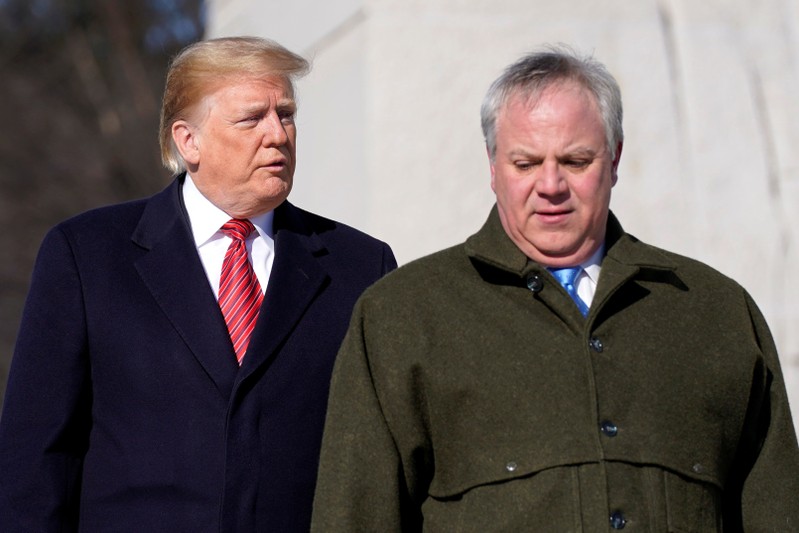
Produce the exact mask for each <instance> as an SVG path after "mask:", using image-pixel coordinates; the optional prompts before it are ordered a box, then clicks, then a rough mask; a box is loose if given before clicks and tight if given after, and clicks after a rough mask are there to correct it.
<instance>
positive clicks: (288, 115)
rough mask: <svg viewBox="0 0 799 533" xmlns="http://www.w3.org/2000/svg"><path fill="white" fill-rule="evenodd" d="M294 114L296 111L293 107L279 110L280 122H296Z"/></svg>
mask: <svg viewBox="0 0 799 533" xmlns="http://www.w3.org/2000/svg"><path fill="white" fill-rule="evenodd" d="M294 115H295V112H294V110H293V109H286V110H283V111H278V112H277V116H278V117H280V122H282V123H283V124H294Z"/></svg>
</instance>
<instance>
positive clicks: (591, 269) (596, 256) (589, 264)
mask: <svg viewBox="0 0 799 533" xmlns="http://www.w3.org/2000/svg"><path fill="white" fill-rule="evenodd" d="M604 257H605V244H604V243H602V245H601V246H600V247H599V248H597V249H596V251H595V252H594V253H593V254H591V257H589V258H588V259H587V260H586V261H584V262H582V263H580V267H581V268H582V269H583V272H585V275H586V276H588V277H589V278H591V281H593V282H594V286H596V284H597V283H598V282H599V272H600V270H602V266H601V265H602V259H603V258H604Z"/></svg>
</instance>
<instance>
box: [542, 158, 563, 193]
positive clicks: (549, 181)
mask: <svg viewBox="0 0 799 533" xmlns="http://www.w3.org/2000/svg"><path fill="white" fill-rule="evenodd" d="M567 189H568V187H567V184H566V179H565V177H564V176H563V174H562V172H561V168H560V165H559V164H558V162H557V161H544V163H542V165H541V167H540V168H539V175H538V179H537V180H536V191H537V192H538V194H540V195H542V196H557V195H560V194H563V193H565V192H566V190H567Z"/></svg>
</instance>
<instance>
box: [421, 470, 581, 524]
mask: <svg viewBox="0 0 799 533" xmlns="http://www.w3.org/2000/svg"><path fill="white" fill-rule="evenodd" d="M508 466H509V468H513V465H508ZM473 474H474V471H472V475H473ZM484 474H485V475H484V477H483V479H482V480H479V481H476V480H474V478H473V476H472V484H471V485H468V486H464V485H463V484H461V483H459V482H458V481H459V480H458V477H457V475H455V476H453V475H452V474H451V473H450V475H448V476H447V478H448V479H450V480H452V481H453V483H452V484H451V485H449V486H448V485H443V486H442V484H440V483H439V484H438V485H437V486H436V490H435V491H433V490H431V492H430V497H428V499H427V500H426V501H425V503H424V504H423V506H422V512H423V513H424V517H425V527H424V529H425V531H458V532H463V533H468V532H481V533H482V532H494V531H502V532H505V531H507V532H518V531H558V532H571V531H581V526H580V499H579V493H580V491H579V480H578V478H577V474H576V470H575V469H573V468H568V467H565V468H549V469H545V470H541V471H537V472H529V471H528V472H520V471H515V472H513V474H514V475H512V476H507V475H505V476H497V475H496V473H495V472H488V471H487V472H485V473H484Z"/></svg>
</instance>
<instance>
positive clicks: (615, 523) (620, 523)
mask: <svg viewBox="0 0 799 533" xmlns="http://www.w3.org/2000/svg"><path fill="white" fill-rule="evenodd" d="M626 525H627V519H626V518H624V515H623V514H622V512H621V511H614V512H612V513H611V514H610V527H611V528H612V529H624V526H626Z"/></svg>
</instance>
